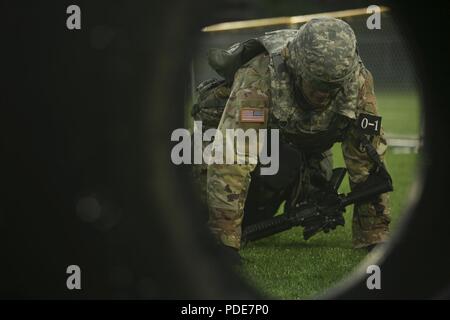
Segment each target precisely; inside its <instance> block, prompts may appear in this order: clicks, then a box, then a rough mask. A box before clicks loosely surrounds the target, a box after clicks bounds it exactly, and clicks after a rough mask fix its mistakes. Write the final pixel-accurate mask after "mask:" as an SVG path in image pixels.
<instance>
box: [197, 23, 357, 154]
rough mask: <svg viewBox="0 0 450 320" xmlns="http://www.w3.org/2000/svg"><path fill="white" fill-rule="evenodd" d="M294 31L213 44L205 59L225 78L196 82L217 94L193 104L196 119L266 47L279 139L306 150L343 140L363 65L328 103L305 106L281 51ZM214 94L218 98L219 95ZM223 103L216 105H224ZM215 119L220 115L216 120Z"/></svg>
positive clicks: (201, 89)
mask: <svg viewBox="0 0 450 320" xmlns="http://www.w3.org/2000/svg"><path fill="white" fill-rule="evenodd" d="M296 33H297V30H278V31H273V32H268V33H266V34H265V35H264V36H262V37H259V38H254V39H249V40H247V41H245V42H242V43H237V44H235V45H233V46H231V47H230V48H229V49H227V50H223V49H211V50H210V52H209V55H208V60H209V64H210V66H211V67H212V68H213V69H214V70H215V71H216V72H217V73H218V74H219V75H221V76H222V77H224V79H225V80H224V81H222V82H218V85H217V86H216V87H213V88H208V90H205V85H204V83H202V84H201V85H200V86H199V88H198V90H199V92H200V95H203V96H209V97H211V96H212V97H215V98H214V99H211V98H210V99H204V100H203V102H202V101H199V103H198V104H197V105H196V106H195V107H194V109H195V110H194V113H195V114H196V115H197V118H199V115H200V118H201V114H200V113H201V112H202V110H203V109H204V110H203V112H204V115H207V114H208V115H209V114H211V111H210V112H207V110H211V108H212V104H211V100H214V103H215V104H219V103H218V102H219V101H218V100H220V101H222V102H223V101H225V103H226V99H224V96H223V93H224V92H226V90H225V89H223V87H228V88H229V87H231V84H232V81H233V77H234V74H235V72H236V71H237V70H238V69H239V68H240V67H241V66H242V65H244V64H245V63H247V62H248V61H249V60H251V59H252V58H254V57H255V56H257V55H258V54H260V53H262V52H264V51H267V52H268V53H269V57H270V62H269V71H270V78H271V80H270V81H271V83H270V89H271V105H270V114H269V123H268V126H269V128H276V129H280V136H281V139H282V141H284V142H286V143H289V144H291V145H293V146H295V147H297V148H298V149H300V150H302V151H303V152H308V153H317V152H323V151H325V150H327V149H329V148H331V147H332V145H333V144H334V143H335V142H338V141H342V138H343V135H344V134H345V131H346V129H347V128H348V126H349V124H350V122H351V121H352V120H354V119H355V118H356V108H357V98H358V92H359V88H360V87H361V86H362V83H361V79H360V77H359V76H358V75H359V72H360V70H361V68H363V67H364V66H363V65H362V62H361V61H360V63H359V65H358V68H357V69H356V70H355V72H354V74H353V76H352V77H351V78H350V79H349V80H348V81H347V82H346V83H345V84H344V85H343V86H341V87H340V88H339V90H338V91H337V92H336V94H335V95H334V96H333V98H332V99H331V100H330V103H329V105H327V106H326V107H324V108H322V109H320V110H316V109H312V110H311V109H307V108H303V107H304V105H303V104H305V103H307V102H306V101H305V100H304V99H303V100H302V99H301V98H299V95H298V93H297V94H296V92H295V88H296V82H295V81H296V79H293V77H292V75H291V74H290V72H288V69H287V66H286V64H285V60H284V58H283V57H282V55H281V51H282V49H283V48H285V47H286V45H287V44H288V42H289V41H291V40H292V39H293V38H294V36H295V35H296ZM221 94H222V95H221ZM228 94H229V91H228ZM300 95H301V94H300ZM218 97H220V99H217V98H218ZM225 103H224V104H223V105H222V106H217V107H219V108H222V109H221V110H223V108H224V106H225ZM302 106H303V107H302ZM194 113H193V115H194V118H195V114H194ZM219 121H220V117H219V118H218V119H217V124H216V125H218V122H219Z"/></svg>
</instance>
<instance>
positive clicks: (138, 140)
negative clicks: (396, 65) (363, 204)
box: [0, 0, 450, 299]
mask: <svg viewBox="0 0 450 320" xmlns="http://www.w3.org/2000/svg"><path fill="white" fill-rule="evenodd" d="M250 2H251V1H250ZM250 2H249V3H250ZM236 3H237V2H236V1H221V2H218V4H217V6H218V7H219V8H220V10H221V11H220V12H221V15H223V16H227V15H228V16H233V17H235V19H239V13H240V12H241V13H242V12H243V11H245V10H242V8H243V7H242V5H243V6H244V8H246V7H245V4H246V3H247V2H246V1H241V2H239V6H237V5H236ZM348 3H349V6H350V5H351V4H352V3H353V2H350V1H349V2H348ZM357 3H358V5H360V4H361V2H360V1H358V2H357ZM69 4H71V3H69V2H67V1H49V3H47V4H45V5H43V4H29V3H26V4H25V3H23V2H17V1H5V2H4V3H2V9H4V11H6V10H7V11H8V12H9V14H8V15H7V16H6V17H5V21H6V26H7V28H6V30H14V32H9V33H7V34H6V35H5V37H6V38H5V48H6V49H5V51H6V60H5V61H7V62H8V63H7V65H6V68H5V69H6V70H5V78H6V79H7V80H8V85H9V87H8V88H10V89H9V90H6V92H5V96H4V97H3V99H4V101H5V103H4V105H5V106H8V108H2V110H1V112H2V116H1V117H0V119H1V120H0V121H1V123H2V124H1V126H0V127H1V130H2V134H1V136H2V142H3V145H4V148H5V154H6V159H5V160H6V161H5V166H4V171H5V173H4V175H3V176H4V185H5V186H6V187H7V188H6V190H5V191H4V193H3V198H4V200H2V204H1V208H2V209H1V213H2V214H1V216H0V217H1V220H0V246H1V247H2V252H3V253H4V254H3V256H4V257H5V259H4V261H2V263H1V264H0V283H1V284H2V285H1V286H0V297H2V298H67V299H77V298H143V299H152V298H205V299H220V298H260V297H261V295H260V294H259V293H258V292H257V291H256V290H255V289H253V288H251V287H250V286H248V285H247V284H246V283H245V282H244V281H243V280H242V279H240V278H239V277H238V276H237V275H236V274H235V273H233V272H232V269H231V268H230V267H229V266H228V265H226V264H225V261H222V260H221V259H222V258H221V257H219V256H217V253H216V251H215V248H214V245H213V241H212V238H211V236H210V235H209V233H208V232H207V230H206V228H205V227H204V226H203V225H202V222H201V217H202V212H203V213H204V212H205V210H206V208H203V207H201V206H200V205H199V204H198V203H196V202H193V200H192V199H195V197H194V196H193V194H192V187H191V185H190V183H189V178H188V169H187V168H184V167H175V166H174V165H171V162H170V148H171V144H170V134H171V132H172V130H173V129H175V128H178V127H182V126H183V121H184V119H183V115H184V112H183V110H184V90H185V83H186V82H187V81H188V76H187V73H188V70H189V69H188V66H189V61H190V56H191V55H192V53H193V50H194V49H195V36H196V34H197V33H198V31H199V29H200V28H201V27H202V26H205V25H208V24H211V23H214V22H218V21H220V19H221V16H220V15H219V16H218V15H217V14H214V12H217V10H214V7H212V6H211V4H210V1H209V2H208V1H198V2H195V4H192V3H187V2H186V1H182V0H175V1H170V2H169V1H167V2H161V3H158V4H154V3H150V2H140V3H139V4H135V5H133V6H130V3H129V2H127V1H123V0H122V1H116V2H114V4H111V3H110V2H109V1H96V3H95V5H94V4H93V3H92V1H78V5H79V6H80V7H81V8H83V9H82V10H83V12H85V13H84V19H85V20H84V21H85V22H83V23H84V24H83V29H82V30H81V31H80V32H79V33H68V31H67V30H65V29H64V25H65V15H64V14H61V13H63V12H65V8H66V7H67V6H68V5H69ZM369 4H370V3H369ZM386 4H387V5H390V6H391V7H392V8H393V10H394V14H396V16H397V17H398V18H399V19H400V21H401V24H400V26H401V27H403V30H404V31H405V35H406V36H407V37H408V38H409V39H410V43H411V45H412V48H414V50H415V53H416V56H415V59H416V62H417V66H418V71H419V75H420V77H421V79H422V88H423V90H424V95H423V98H424V104H425V110H424V112H425V141H426V143H425V148H426V150H425V151H426V153H425V155H426V157H425V161H424V167H423V168H422V170H423V171H422V180H423V182H422V183H421V184H422V186H421V187H420V189H421V190H423V191H422V193H421V195H420V199H418V202H417V205H415V206H414V207H412V208H411V210H412V212H411V214H410V216H409V217H407V219H405V220H407V221H406V223H404V224H403V225H402V228H401V230H400V231H398V232H397V233H396V234H395V236H394V239H393V241H392V242H391V244H390V246H389V247H388V248H387V251H386V254H385V256H384V257H383V258H382V263H381V269H382V274H383V277H382V289H383V290H381V291H379V292H378V291H376V290H375V291H369V290H367V288H366V284H365V278H364V275H365V273H363V272H362V273H359V274H358V273H357V274H355V275H353V276H352V279H350V280H349V281H348V282H345V283H343V284H342V285H341V286H338V287H336V288H334V289H331V290H330V291H329V293H328V294H327V295H325V296H324V298H338V299H339V298H340V299H370V298H433V297H442V295H446V294H447V295H448V286H449V284H450V273H449V272H448V270H450V256H449V255H448V254H447V253H448V244H450V232H449V230H450V215H449V214H448V210H446V203H445V199H446V198H447V197H448V196H447V194H446V190H447V189H448V188H446V184H447V181H450V180H449V178H450V177H449V168H448V164H447V163H446V158H445V153H446V151H448V150H447V149H448V144H447V143H446V136H447V135H446V134H445V133H446V131H445V129H446V127H447V126H446V121H447V119H448V113H449V112H448V102H447V101H446V100H445V94H444V93H445V92H446V90H445V88H444V83H445V75H447V74H449V72H448V71H449V70H448V63H445V62H446V61H447V60H446V57H448V56H450V55H449V51H448V44H446V43H445V44H444V43H443V41H442V39H440V38H439V37H433V34H435V32H436V29H440V28H441V29H442V30H445V23H446V21H447V20H446V19H445V18H446V17H445V13H444V10H437V11H436V9H434V8H432V7H423V6H420V7H419V6H418V7H415V6H412V5H410V4H408V3H406V2H404V3H402V4H398V3H397V4H394V3H390V2H387V3H386ZM228 8H230V10H231V11H230V10H228ZM227 10H228V11H227ZM208 12H211V13H212V14H211V15H210V14H208ZM18 16H20V17H22V18H23V21H20V20H19V19H17V17H18ZM40 17H48V18H46V19H41V18H40ZM418 17H422V19H425V21H426V22H428V23H421V22H420V21H419V18H418ZM25 21H26V23H23V24H21V22H25ZM422 21H423V20H422ZM431 21H432V22H433V23H432V24H431V23H430V22H431ZM60 26H61V27H60ZM94 31H95V32H94ZM439 40H441V41H439ZM439 61H441V62H442V63H437V62H439ZM174 75H175V76H174ZM70 264H78V265H80V267H81V269H82V270H83V271H82V272H83V273H82V274H83V279H84V280H83V290H81V291H79V292H72V291H68V290H67V289H66V287H65V279H66V276H67V275H66V273H65V271H66V267H67V266H68V265H70ZM299 285H301V284H299ZM446 290H447V291H446Z"/></svg>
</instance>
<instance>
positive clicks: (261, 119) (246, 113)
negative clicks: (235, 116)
mask: <svg viewBox="0 0 450 320" xmlns="http://www.w3.org/2000/svg"><path fill="white" fill-rule="evenodd" d="M239 122H241V123H265V122H266V111H265V110H264V109H258V108H242V109H241V110H240V111H239Z"/></svg>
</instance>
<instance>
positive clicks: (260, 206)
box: [193, 151, 390, 249]
mask: <svg viewBox="0 0 450 320" xmlns="http://www.w3.org/2000/svg"><path fill="white" fill-rule="evenodd" d="M280 161H281V162H280V171H279V173H278V174H277V175H276V176H278V177H279V176H281V179H279V178H276V176H260V175H258V174H256V172H258V171H259V170H254V172H253V174H252V177H251V183H250V187H249V190H248V192H247V198H246V201H245V207H244V216H243V217H242V216H240V215H239V214H238V213H235V212H231V211H230V212H228V211H226V212H225V211H218V210H214V211H212V210H211V211H210V216H209V222H208V224H209V227H210V229H211V231H212V232H213V234H214V235H215V236H216V237H217V238H218V240H220V241H221V242H222V243H224V244H225V245H228V246H231V247H234V248H237V249H239V248H240V245H241V232H242V228H245V227H246V226H247V225H251V224H253V223H255V222H258V221H261V220H263V219H267V218H270V217H272V216H274V215H275V214H276V213H277V211H278V210H280V206H281V205H282V204H283V203H284V207H285V208H287V207H288V206H290V205H293V204H294V203H295V202H297V201H299V200H304V199H305V198H307V197H308V195H311V194H313V193H314V192H315V191H317V188H318V187H319V186H318V183H317V181H320V180H321V179H326V180H329V179H330V178H331V175H332V170H333V159H332V153H331V151H327V152H324V153H322V154H320V155H316V156H308V157H303V158H302V161H301V162H302V163H301V165H300V166H299V168H298V169H297V170H292V168H290V167H289V166H287V168H286V167H283V162H282V160H281V159H280ZM193 172H194V179H195V182H196V185H197V188H198V190H199V195H200V198H201V199H202V201H203V202H204V203H205V204H206V194H207V190H206V177H207V166H206V165H196V166H194V169H193ZM286 177H287V178H286ZM289 177H291V179H289ZM387 197H388V195H387V194H383V195H380V197H379V198H378V199H374V201H373V202H369V203H362V204H358V205H355V208H354V210H353V219H352V241H353V246H354V247H355V248H363V247H367V246H369V245H372V244H377V243H381V242H384V241H386V240H387V238H388V235H389V223H390V218H389V215H390V214H389V208H388V205H387V202H388V198H387Z"/></svg>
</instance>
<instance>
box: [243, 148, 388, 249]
mask: <svg viewBox="0 0 450 320" xmlns="http://www.w3.org/2000/svg"><path fill="white" fill-rule="evenodd" d="M362 142H363V144H364V146H365V147H366V150H367V153H368V154H369V156H370V157H371V158H373V159H374V162H375V164H376V166H375V168H374V169H373V170H372V172H371V173H370V174H369V176H368V178H367V180H366V181H365V182H363V183H361V184H359V185H358V186H357V187H355V188H354V189H353V191H352V192H350V193H348V194H339V193H338V189H339V186H340V185H341V183H342V180H343V179H344V177H345V174H346V172H347V169H345V168H335V169H333V174H332V178H331V180H330V182H329V184H328V186H327V187H326V188H324V191H322V192H319V193H318V195H316V197H315V198H314V199H315V200H309V201H307V202H301V203H297V204H296V205H295V206H294V207H291V208H288V210H287V211H286V212H285V213H283V214H281V215H278V216H275V217H273V218H271V219H268V220H264V221H261V222H258V223H255V224H252V225H250V226H248V227H247V228H245V229H244V230H243V232H242V241H243V242H244V243H245V242H248V241H254V240H258V239H261V238H265V237H268V236H271V235H273V234H276V233H280V232H283V231H286V230H289V229H291V228H293V227H296V226H302V227H303V228H304V230H303V238H304V239H305V240H308V239H309V238H311V237H312V236H313V235H315V234H316V233H318V232H320V231H324V232H325V233H328V232H329V231H330V230H334V229H336V227H337V226H343V225H344V224H345V220H344V217H343V214H344V212H345V208H346V207H347V206H349V205H352V204H355V203H358V202H363V201H367V200H371V199H373V198H374V197H375V196H377V195H380V194H382V193H385V192H390V191H393V186H392V179H391V176H390V175H389V173H388V172H387V170H386V168H385V167H384V164H383V163H381V161H380V160H379V158H378V159H377V155H376V151H375V150H374V149H373V147H372V146H371V145H370V144H369V143H368V141H365V140H363V141H362ZM377 160H378V161H377Z"/></svg>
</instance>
